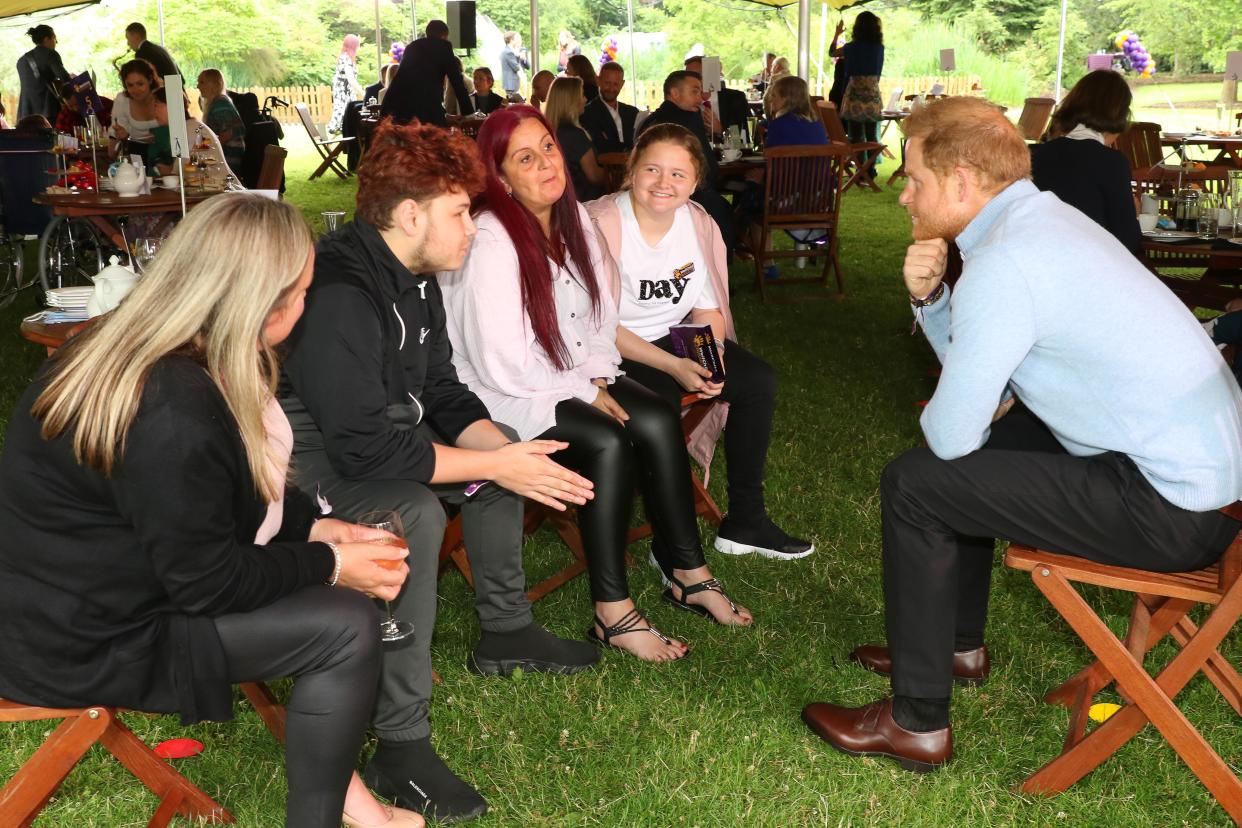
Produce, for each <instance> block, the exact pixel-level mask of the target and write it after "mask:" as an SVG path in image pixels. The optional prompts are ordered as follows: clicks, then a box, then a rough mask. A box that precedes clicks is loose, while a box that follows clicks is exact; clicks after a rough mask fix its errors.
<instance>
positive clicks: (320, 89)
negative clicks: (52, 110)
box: [0, 75, 979, 126]
mask: <svg viewBox="0 0 1242 828" xmlns="http://www.w3.org/2000/svg"><path fill="white" fill-rule="evenodd" d="M825 80H826V79H825ZM726 83H727V84H728V86H729V88H731V89H746V88H747V86H748V85H749V84H748V82H747V81H745V80H730V81H726ZM937 83H940V84H944V87H945V92H946V94H949V95H967V94H970V91H971V86H972V84H976V83H979V77H978V76H977V75H918V76H908V77H894V78H887V77H886V78H881V80H880V90H881V92H882V93H883V96H884V100H885V102H887V101H888V96H889V94H891V92H892V90H893V89H896V88H898V87H900V88H901V89H903V90H904V92H905V94H907V95H911V94H915V93H918V92H926V91H928V90H930V89H931V88H932V86H934V85H935V84H937ZM663 87H664V82H663V81H650V80H638V81H632V82H629V83H627V84H626V91H625V92H623V93H622V99H626V98H628V95H629V93H631V92H632V93H633V95H634V98H635V101H636V103H635V105H636V106H637V107H638V108H639V109H655V108H656V107H658V106H659V105H660V103H661V102H662V101H663V100H664V89H663ZM241 91H243V92H253V93H254V94H255V95H256V96H257V97H258V98H259V105H260V106H262V105H263V101H264V99H266V98H267V97H268V96H269V95H275V96H276V97H278V98H280V99H281V100H283V101H285V102H286V103H288V104H289V108H288V109H277V110H275V115H276V117H277V119H279V120H280V121H281V122H282V123H285V124H297V123H298V115H297V112H295V111H294V110H293V104H295V103H304V104H306V106H307V108H309V109H310V114H311V120H312V121H314V122H315V123H317V124H326V123H327V122H328V121H330V120H331V119H332V87H330V86H252V87H250V88H249V89H243V90H241ZM813 91H815V90H813ZM826 93H827V90H826V89H825V90H824V94H826ZM816 94H819V93H818V92H816ZM191 98H192V99H194V100H193V103H192V104H191V105H190V110H191V112H192V113H193V114H195V115H197V114H198V101H197V98H196V96H194V95H191ZM0 100H3V101H4V108H5V110H6V112H7V113H8V116H7V117H8V121H9V125H10V126H11V125H12V124H13V123H14V122H15V121H16V120H17V96H16V95H3V96H0Z"/></svg>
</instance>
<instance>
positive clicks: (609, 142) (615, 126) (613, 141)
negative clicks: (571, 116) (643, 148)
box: [579, 61, 638, 153]
mask: <svg viewBox="0 0 1242 828" xmlns="http://www.w3.org/2000/svg"><path fill="white" fill-rule="evenodd" d="M624 86H625V69H624V68H622V66H621V64H619V63H616V62H613V61H609V62H608V63H605V64H604V65H603V66H601V67H600V68H599V97H597V98H595V100H593V101H591V102H590V103H588V104H587V105H586V109H584V110H583V111H582V117H581V118H580V119H579V120H580V121H581V123H582V128H583V129H585V130H586V131H587V132H588V133H590V135H591V141H592V143H594V144H595V151H596V152H597V153H604V152H629V151H630V150H631V149H633V148H634V120H635V119H636V118H637V117H638V109H637V108H636V107H633V106H630V105H629V104H627V103H622V102H621V101H619V100H617V96H618V95H620V94H621V89H622V88H623V87H624Z"/></svg>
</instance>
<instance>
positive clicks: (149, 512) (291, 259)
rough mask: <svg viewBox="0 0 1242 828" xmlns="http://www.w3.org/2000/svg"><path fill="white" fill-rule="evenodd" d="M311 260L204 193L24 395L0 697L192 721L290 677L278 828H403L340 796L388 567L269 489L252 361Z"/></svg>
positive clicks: (259, 221)
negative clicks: (109, 308)
mask: <svg viewBox="0 0 1242 828" xmlns="http://www.w3.org/2000/svg"><path fill="white" fill-rule="evenodd" d="M312 244H313V241H312V238H311V234H310V230H309V229H308V228H307V226H306V223H305V221H304V220H303V219H302V217H301V215H300V214H299V213H298V211H297V209H296V208H294V207H292V206H291V205H289V204H288V203H281V202H277V201H271V200H269V199H266V198H260V197H258V196H253V195H247V194H242V193H234V194H228V195H221V196H217V197H216V198H212V199H210V200H209V201H207V202H205V203H204V204H202V205H201V206H199V207H196V208H195V209H194V211H193V212H191V213H190V214H189V215H188V216H187V217H186V218H185V219H184V220H183V222H182V223H181V224H180V225H179V226H178V228H177V229H176V230H174V231H173V233H172V235H171V236H170V237H169V239H168V241H167V242H166V243H165V244H164V246H163V247H162V248H161V250H160V255H159V258H158V259H157V260H156V262H155V263H154V264H153V265H152V266H151V267H150V268H149V269H148V271H147V273H146V275H145V276H144V277H143V278H142V280H141V281H140V282H139V283H138V286H137V287H135V288H134V290H133V292H132V293H131V294H130V295H129V296H128V297H127V298H126V299H125V301H124V302H123V303H122V304H121V305H120V307H119V308H117V309H116V310H115V311H113V312H112V313H109V314H107V315H105V316H102V317H99V318H98V319H97V320H96V321H95V322H94V323H93V324H92V325H90V326H89V327H87V328H86V329H85V330H84V331H83V332H82V333H80V334H78V335H77V336H76V337H74V339H73V340H72V341H71V342H69V343H68V344H67V345H65V346H64V347H63V348H61V349H60V350H59V351H58V352H57V353H56V354H55V356H53V357H52V358H51V359H50V360H49V361H48V363H47V365H45V366H44V369H43V370H42V371H41V372H40V374H39V376H38V378H37V379H36V380H35V382H34V383H33V384H32V385H31V386H30V387H29V388H28V389H27V390H26V393H25V394H24V395H23V397H22V399H21V401H20V402H19V403H18V405H17V408H16V410H15V411H14V412H13V416H12V419H11V420H10V421H9V425H8V431H7V433H6V435H5V437H6V440H5V445H4V454H3V457H0V492H3V496H2V497H0V527H3V532H2V533H0V538H2V540H0V564H2V565H3V567H4V578H3V579H2V580H0V602H2V603H3V605H4V607H5V612H3V613H0V635H3V637H4V651H5V658H4V659H3V661H2V662H0V696H3V697H4V698H6V699H12V700H14V701H20V702H24V703H26V704H37V705H47V706H51V707H88V706H91V705H109V706H117V707H125V708H130V709H133V710H142V711H146V712H152V713H180V714H181V721H182V723H183V724H193V723H194V722H199V721H227V720H229V719H230V718H232V708H233V687H232V685H233V684H235V683H238V682H243V681H257V680H270V679H273V678H276V677H280V676H292V677H293V690H292V694H291V695H290V697H289V701H288V702H287V704H286V707H285V710H286V713H287V716H288V718H287V719H286V723H285V727H286V739H285V748H286V750H285V770H286V776H287V778H288V783H289V791H288V797H287V799H286V808H287V810H286V815H285V825H286V826H289V828H294V827H295V826H297V827H299V828H304V827H307V826H309V827H311V828H314V826H318V828H337V827H338V826H339V825H340V824H341V822H342V812H343V811H344V813H345V817H344V819H345V821H347V822H348V823H349V824H350V825H351V826H356V825H386V826H390V828H397V826H406V827H407V828H417V826H421V825H422V820H421V819H420V818H419V817H418V815H417V814H410V813H408V812H401V813H393V812H392V811H391V809H387V808H386V807H384V806H381V805H380V804H379V803H377V802H376V801H375V800H374V799H373V798H372V797H371V796H370V794H369V793H367V790H366V788H365V786H363V785H362V784H361V782H359V781H357V779H356V777H355V778H354V779H355V781H354V782H352V783H351V782H350V779H351V772H352V770H353V766H354V763H355V761H356V760H357V756H358V750H359V749H360V748H361V747H362V738H363V733H364V731H365V728H366V723H367V717H368V716H369V715H370V712H371V703H372V700H373V698H374V696H375V682H376V677H377V676H378V674H379V667H380V638H379V624H378V620H377V614H376V611H375V607H374V605H373V604H372V603H371V602H370V601H369V600H367V598H366V597H364V594H363V593H372V594H375V595H377V596H379V597H380V598H384V599H390V598H394V597H396V595H397V592H398V590H399V588H400V586H401V583H402V582H403V581H404V580H405V576H406V572H407V569H406V566H405V564H404V563H402V562H401V560H400V559H401V558H404V557H405V555H406V552H405V550H404V549H399V548H396V547H393V546H389V545H384V544H377V543H373V542H369V541H374V540H376V539H379V538H382V537H386V536H387V533H384V532H380V531H378V530H374V529H364V528H362V527H358V526H352V525H350V524H347V523H344V522H343V521H340V520H335V519H331V518H323V519H318V520H317V519H316V518H318V517H319V515H318V512H319V510H318V509H317V508H316V505H315V502H314V500H313V499H312V498H311V497H310V496H308V495H306V494H304V493H302V492H300V491H298V490H297V489H294V488H291V487H289V486H288V485H287V483H286V480H285V476H286V472H287V467H288V458H289V447H290V440H289V436H288V428H289V426H288V423H287V422H285V421H284V418H283V416H282V415H281V413H280V407H279V406H278V405H276V403H275V400H274V399H273V397H272V392H273V391H274V389H275V384H276V373H277V366H276V357H275V354H274V352H273V349H274V348H275V347H276V346H277V345H279V344H280V342H281V340H283V339H284V338H285V337H286V336H287V335H288V333H289V329H290V328H291V327H292V326H293V325H294V323H295V322H297V319H298V316H299V314H301V312H302V303H303V297H304V296H305V293H306V288H307V286H308V285H309V284H310V282H311V276H312V265H313V260H314V251H313V248H312ZM238 250H245V251H247V255H246V256H238V255H237V251H238ZM170 308H175V309H176V310H175V311H171V312H170ZM32 549H37V550H39V553H38V554H37V555H35V554H31V550H32ZM381 560H382V561H384V562H385V563H395V564H396V566H397V568H396V569H395V570H389V569H386V568H381V567H380V566H379V565H377V563H376V562H377V561H381ZM331 587H338V588H336V589H333V588H331ZM87 596H89V598H88V597H87ZM87 603H88V604H89V611H85V612H84V611H83V607H84V606H85V605H86V604H87ZM347 788H348V794H347V793H346V791H347ZM385 820H387V821H385Z"/></svg>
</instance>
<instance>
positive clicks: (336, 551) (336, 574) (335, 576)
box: [324, 541, 341, 586]
mask: <svg viewBox="0 0 1242 828" xmlns="http://www.w3.org/2000/svg"><path fill="white" fill-rule="evenodd" d="M324 543H326V544H327V545H328V548H329V549H331V550H332V557H334V558H336V566H334V567H333V568H332V577H331V578H329V579H328V586H336V584H337V581H339V580H341V550H340V547H338V546H337V545H336V544H335V543H333V542H332V541H324Z"/></svg>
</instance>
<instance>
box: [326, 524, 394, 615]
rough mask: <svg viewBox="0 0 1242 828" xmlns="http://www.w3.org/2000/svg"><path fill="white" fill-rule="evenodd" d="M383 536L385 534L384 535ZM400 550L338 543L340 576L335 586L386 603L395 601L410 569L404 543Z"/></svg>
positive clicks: (389, 546)
mask: <svg viewBox="0 0 1242 828" xmlns="http://www.w3.org/2000/svg"><path fill="white" fill-rule="evenodd" d="M385 534H386V533H385ZM399 542H400V544H401V545H400V546H395V545H393V544H390V543H379V542H374V541H373V542H370V543H368V542H362V543H357V542H349V543H338V544H337V545H336V548H337V550H339V551H340V553H341V574H340V577H339V578H338V579H337V582H336V583H337V585H338V586H343V587H348V588H349V589H356V590H358V591H359V592H365V593H366V594H368V595H374V596H375V597H376V598H383V599H384V600H385V601H392V600H395V599H396V597H397V595H398V594H400V592H401V585H402V584H404V583H405V579H406V576H407V575H409V574H410V568H409V567H408V566H407V565H406V563H405V558H406V556H408V555H409V554H410V550H409V547H407V546H406V545H405V541H399Z"/></svg>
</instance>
